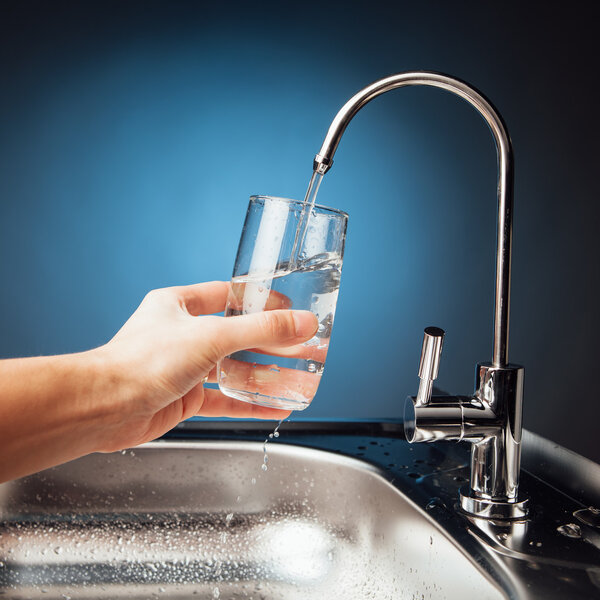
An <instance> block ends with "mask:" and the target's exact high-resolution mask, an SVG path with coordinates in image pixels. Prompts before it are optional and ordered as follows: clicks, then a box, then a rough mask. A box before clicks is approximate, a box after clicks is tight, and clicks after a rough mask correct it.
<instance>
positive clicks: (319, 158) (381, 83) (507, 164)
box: [313, 71, 514, 367]
mask: <svg viewBox="0 0 600 600" xmlns="http://www.w3.org/2000/svg"><path fill="white" fill-rule="evenodd" d="M409 85H427V86H430V87H436V88H441V89H443V90H446V91H448V92H452V93H453V94H456V95H457V96H459V97H460V98H462V99H463V100H466V101H467V102H468V103H469V104H470V105H471V106H473V108H475V110H476V111H477V112H478V113H479V114H480V115H481V116H482V117H483V119H484V120H485V122H486V123H487V124H488V126H489V128H490V131H491V133H492V136H493V138H494V142H495V144H496V153H497V163H498V186H497V190H498V227H497V239H496V242H497V245H496V297H495V306H494V347H493V356H492V365H493V366H494V367H505V366H506V365H507V364H508V325H509V304H510V268H511V248H512V215H513V185H514V171H513V153H512V145H511V142H510V137H509V135H508V131H507V129H506V126H505V124H504V121H503V120H502V117H501V116H500V114H499V113H498V111H497V110H496V109H495V108H494V106H493V105H492V104H491V102H489V100H487V99H486V98H485V97H484V96H483V94H481V93H480V92H478V91H477V90H475V89H474V88H473V87H471V86H470V85H468V84H466V83H465V82H464V81H461V80H459V79H455V78H453V77H449V76H447V75H443V74H441V73H435V72H431V71H408V72H405V73H397V74H396V75H390V76H389V77H385V78H383V79H379V80H378V81H375V82H373V83H372V84H371V85H368V86H367V87H365V88H364V89H362V90H360V91H359V92H358V93H357V94H355V95H354V96H352V98H350V100H348V102H346V104H344V106H342V108H341V109H340V110H339V112H338V113H337V115H336V116H335V118H334V119H333V121H332V123H331V125H330V127H329V130H328V131H327V135H326V136H325V140H324V141H323V145H322V146H321V149H320V150H319V153H318V154H317V155H316V156H315V159H314V163H313V169H314V170H315V172H317V173H319V174H321V175H324V174H325V173H327V171H329V169H330V168H331V166H332V164H333V156H334V154H335V151H336V150H337V147H338V145H339V143H340V140H341V138H342V135H343V134H344V131H345V130H346V127H347V126H348V123H350V121H351V120H352V119H353V117H354V116H355V115H356V113H357V112H358V111H359V110H360V109H361V108H362V107H363V106H365V104H367V103H368V102H370V101H371V100H373V99H374V98H377V96H380V95H381V94H383V93H385V92H389V91H390V90H394V89H396V88H401V87H404V86H409Z"/></svg>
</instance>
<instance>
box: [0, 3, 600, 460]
mask: <svg viewBox="0 0 600 600" xmlns="http://www.w3.org/2000/svg"><path fill="white" fill-rule="evenodd" d="M524 4H525V3H524ZM583 6H585V5H581V6H579V5H578V4H577V3H569V5H568V8H562V9H561V10H560V11H559V10H558V9H555V8H553V7H551V5H549V4H548V5H545V7H544V8H542V9H537V10H536V9H533V8H527V7H525V6H519V5H518V4H514V5H513V6H512V7H511V5H510V4H505V3H503V4H502V6H498V7H494V6H492V5H491V4H489V3H480V2H477V3H475V2H462V3H450V2H420V3H410V4H409V3H402V2H387V3H386V2H378V1H371V2H369V3H356V4H354V3H337V2H327V3H324V4H323V5H322V6H321V7H319V4H318V3H303V4H300V3H285V2H277V3H275V2H274V3H260V2H252V3H249V2H227V3H225V2H222V3H215V2H211V3H208V2H152V1H150V2H134V1H128V2H106V1H105V2H58V1H53V2H31V1H24V2H22V1H20V2H10V1H9V2H6V1H5V2H3V3H2V4H1V5H0V7H1V11H2V14H1V16H0V68H1V80H0V90H1V92H0V285H1V293H0V356H3V357H9V356H25V355H32V354H49V353H63V352H74V351H78V350H83V349H87V348H90V347H93V346H96V345H99V344H102V343H104V342H106V341H107V340H108V339H110V338H111V337H112V335H113V334H114V333H115V332H116V331H117V330H118V329H119V327H120V325H121V324H122V323H123V322H124V321H125V320H126V319H127V317H128V316H129V315H130V313H131V312H132V311H133V310H134V309H135V307H136V306H137V305H138V304H139V302H140V301H141V299H142V297H143V296H144V294H145V293H146V292H147V291H148V290H150V289H152V288H156V287H162V286H168V285H174V284H186V283H192V282H197V281H203V280H211V279H228V278H229V276H230V274H231V269H232V267H233V261H234V257H235V252H236V248H237V243H238V240H239V235H240V231H241V227H242V223H243V219H244V214H245V210H246V206H247V202H248V197H249V195H250V194H273V195H280V196H287V197H295V198H299V197H301V196H302V195H303V194H304V191H305V189H306V185H307V183H308V179H309V177H310V174H311V167H312V158H313V156H314V154H315V153H316V151H317V150H318V149H319V147H320V145H321V142H322V139H323V137H324V135H325V132H326V130H327V128H328V126H329V123H330V121H331V119H332V118H333V116H334V115H335V113H336V112H337V110H338V109H339V108H340V107H341V105H342V104H343V103H344V102H345V101H346V100H347V99H348V98H349V97H350V96H351V95H352V94H353V93H354V92H356V91H357V90H358V89H360V88H361V87H363V86H365V85H366V84H368V83H370V82H371V81H373V80H375V79H377V78H379V77H382V76H385V75H388V74H390V73H394V72H399V71H403V70H414V69H430V70H438V71H443V72H446V73H449V74H452V75H455V76H458V77H460V78H462V79H465V80H467V81H469V82H470V83H471V84H473V85H475V86H476V87H477V88H479V89H480V90H482V91H483V92H484V93H485V94H486V95H487V96H488V97H489V98H490V99H491V100H492V101H493V102H494V104H495V105H496V106H497V107H498V109H499V110H500V112H501V113H502V114H503V116H504V118H505V121H506V122H507V125H508V128H509V131H510V132H511V135H512V139H513V144H514V147H515V156H516V190H515V223H514V225H515V227H514V248H513V286H512V290H513V292H512V310H511V316H512V320H511V345H510V358H511V361H512V362H518V363H521V364H524V365H525V367H526V371H525V372H526V380H525V381H526V395H525V416H524V419H525V421H524V422H525V426H526V427H528V428H529V429H532V430H534V431H537V432H539V433H541V434H543V435H545V436H546V437H549V438H551V439H553V440H555V441H557V442H559V443H562V444H563V445H566V446H568V447H570V448H573V449H575V450H577V451H579V452H582V453H583V454H586V455H587V456H590V457H591V458H594V459H596V460H600V447H599V445H598V443H597V441H596V438H595V436H596V431H597V423H598V414H599V410H598V400H597V398H596V393H595V389H594V388H595V383H594V379H595V377H594V374H595V372H596V369H597V348H596V339H597V336H598V333H597V332H598V325H599V318H598V312H597V293H598V284H599V281H598V262H599V254H600V253H599V250H598V243H597V235H596V231H597V222H598V211H599V209H598V202H597V195H598V192H597V189H598V185H597V181H596V177H597V171H598V163H599V159H600V156H599V150H598V143H597V141H598V134H599V129H600V119H599V118H598V113H597V107H598V103H599V100H600V98H599V97H598V90H597V86H596V84H595V82H594V81H593V80H594V79H596V78H597V73H598V52H597V47H596V41H595V34H594V32H593V23H594V20H593V19H592V15H591V13H590V12H589V11H586V9H584V8H583ZM495 185H496V160H495V150H494V146H493V141H492V138H491V136H490V134H489V132H488V130H487V127H486V126H485V124H484V123H483V121H482V120H481V119H480V117H479V116H478V115H477V114H476V113H475V112H474V111H473V109H471V108H470V107H469V106H468V105H467V104H466V103H464V102H462V101H461V100H459V99H457V98H455V97H453V96H451V95H449V94H447V93H444V92H442V91H439V90H433V89H424V88H419V89H416V88H411V89H402V90H399V91H395V92H393V93H390V94H387V95H385V96H384V97H382V98H379V99H377V100H376V101H374V102H372V103H371V104H369V105H368V106H367V107H366V108H365V109H363V110H362V111H361V112H360V113H359V115H358V116H357V117H356V118H355V120H354V121H353V122H352V123H351V125H350V127H349V128H348V130H347V132H346V134H345V136H344V139H343V140H342V143H341V145H340V147H339V150H338V153H337V154H336V161H335V165H334V167H333V169H332V170H331V171H330V172H329V173H328V174H327V175H326V177H325V180H324V182H323V185H322V187H321V191H320V193H319V202H320V203H321V204H325V205H328V206H334V207H337V208H341V209H343V210H345V211H347V212H349V213H350V223H349V231H348V240H347V247H346V257H345V264H344V270H343V277H342V288H341V293H340V299H339V303H338V312H337V316H336V323H335V327H334V336H333V339H332V346H331V350H330V354H329V357H328V362H327V366H326V370H325V375H324V379H323V382H322V385H321V388H320V391H319V393H318V395H317V398H316V400H315V402H314V403H313V405H312V406H311V407H310V409H309V410H308V411H307V412H305V413H304V415H303V416H306V417H339V418H354V417H398V416H400V415H401V412H402V406H403V400H404V397H405V396H406V395H407V394H408V393H415V392H416V388H417V377H416V371H417V366H418V357H419V351H420V344H421V339H422V330H423V327H425V326H427V325H437V326H440V327H443V328H444V329H446V332H447V338H446V343H445V347H444V357H443V362H442V367H441V371H440V378H439V380H438V383H439V386H440V387H442V388H444V389H446V390H447V391H449V392H453V393H469V392H470V391H471V390H472V385H473V383H472V382H473V374H474V367H475V363H476V362H477V361H479V360H489V359H490V358H491V351H492V349H491V344H492V320H493V293H494V249H495V227H496V223H495V219H496V196H495Z"/></svg>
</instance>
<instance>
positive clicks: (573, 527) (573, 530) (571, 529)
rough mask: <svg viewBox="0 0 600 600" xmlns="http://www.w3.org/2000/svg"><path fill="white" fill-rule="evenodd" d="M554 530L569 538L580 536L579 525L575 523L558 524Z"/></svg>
mask: <svg viewBox="0 0 600 600" xmlns="http://www.w3.org/2000/svg"><path fill="white" fill-rule="evenodd" d="M556 531H558V533H560V534H562V535H564V536H566V537H569V538H580V537H581V527H579V525H577V524H575V523H567V524H566V525H560V526H559V527H557V528H556Z"/></svg>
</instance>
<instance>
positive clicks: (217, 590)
mask: <svg viewBox="0 0 600 600" xmlns="http://www.w3.org/2000/svg"><path fill="white" fill-rule="evenodd" d="M212 595H213V598H218V597H219V596H220V595H221V592H220V591H219V588H218V587H216V588H215V589H214V590H213V593H212Z"/></svg>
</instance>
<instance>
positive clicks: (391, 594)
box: [0, 440, 509, 600]
mask: <svg viewBox="0 0 600 600" xmlns="http://www.w3.org/2000/svg"><path fill="white" fill-rule="evenodd" d="M267 450H268V470H266V471H264V470H262V468H261V466H262V465H263V444H262V443H260V442H256V441H254V442H253V441H231V440H229V441H226V440H204V441H169V440H167V441H158V442H153V443H150V444H147V445H145V446H142V447H139V448H136V449H134V450H128V451H124V452H121V453H115V454H94V455H90V456H87V457H84V458H81V459H79V460H76V461H73V462H71V463H69V464H66V465H62V466H60V467H56V468H53V469H49V470H47V471H44V472H42V473H39V474H36V475H32V476H30V477H27V478H24V479H21V480H18V481H15V482H11V483H7V484H4V485H2V486H0V597H7V598H44V599H50V598H59V599H66V598H73V599H75V598H94V599H96V598H140V599H141V598H144V599H146V598H160V597H165V598H207V599H213V598H227V599H229V598H240V599H242V598H255V599H257V600H258V599H264V600H267V599H269V600H270V599H276V598H277V599H279V598H281V599H283V598H285V599H295V598H301V599H304V600H306V599H311V598H319V599H321V600H322V599H326V598H335V597H338V598H343V599H351V598H361V599H363V598H376V599H384V598H390V599H391V598H393V599H400V598H407V599H413V598H419V599H420V598H461V599H464V598H478V599H479V600H484V599H490V600H492V599H493V600H496V599H501V598H508V597H509V596H508V595H507V594H506V593H505V592H504V591H503V590H502V588H501V587H500V586H499V585H498V583H497V581H494V579H493V578H492V577H490V576H489V574H488V573H487V572H486V571H485V570H484V568H482V567H481V566H480V564H478V562H477V561H476V560H474V559H473V558H471V557H470V556H469V555H468V554H467V553H466V552H465V551H464V550H463V549H462V548H461V547H460V546H459V545H457V544H456V543H454V542H453V540H452V539H451V537H450V536H449V535H448V534H447V533H446V532H445V531H444V530H443V528H441V527H440V526H439V524H438V523H437V522H436V521H435V520H433V519H432V518H431V516H430V512H429V511H427V510H424V509H423V508H420V507H418V506H417V505H416V504H415V503H414V502H413V501H412V500H410V499H409V498H408V497H407V496H406V495H405V494H403V493H402V492H401V491H400V490H399V489H398V488H397V487H396V486H394V485H393V484H392V483H391V482H390V480H389V477H386V476H384V473H383V472H382V470H381V469H380V468H379V467H377V466H374V465H372V464H369V463H367V462H364V461H363V460H359V459H357V458H351V457H348V456H344V455H341V454H337V453H335V452H333V451H332V452H326V451H323V450H317V449H314V448H308V447H301V446H298V445H288V444H285V443H281V442H277V443H269V444H268V445H267ZM388 454H389V452H388Z"/></svg>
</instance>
